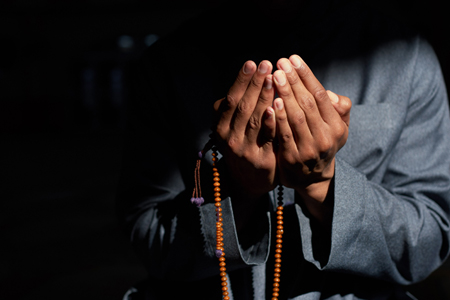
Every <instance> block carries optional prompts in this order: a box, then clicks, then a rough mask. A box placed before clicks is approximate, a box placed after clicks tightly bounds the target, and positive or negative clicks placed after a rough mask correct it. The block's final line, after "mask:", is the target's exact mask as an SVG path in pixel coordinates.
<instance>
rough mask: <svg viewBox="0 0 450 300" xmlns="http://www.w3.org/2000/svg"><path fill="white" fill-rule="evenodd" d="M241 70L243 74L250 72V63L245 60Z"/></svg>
mask: <svg viewBox="0 0 450 300" xmlns="http://www.w3.org/2000/svg"><path fill="white" fill-rule="evenodd" d="M242 71H243V72H244V74H248V73H250V72H251V71H252V64H251V63H250V62H246V63H245V64H244V69H243V70H242Z"/></svg>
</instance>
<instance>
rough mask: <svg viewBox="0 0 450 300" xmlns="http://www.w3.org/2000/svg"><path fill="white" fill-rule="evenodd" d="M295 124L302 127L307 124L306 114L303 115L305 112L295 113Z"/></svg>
mask: <svg viewBox="0 0 450 300" xmlns="http://www.w3.org/2000/svg"><path fill="white" fill-rule="evenodd" d="M293 122H294V123H295V124H297V125H302V124H303V123H305V122H306V118H305V114H304V113H303V111H301V110H298V111H296V112H295V113H294V115H293Z"/></svg>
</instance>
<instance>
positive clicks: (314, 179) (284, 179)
mask: <svg viewBox="0 0 450 300" xmlns="http://www.w3.org/2000/svg"><path fill="white" fill-rule="evenodd" d="M276 67H277V70H276V71H275V72H274V73H273V75H272V74H271V72H272V70H273V66H272V64H271V63H270V62H269V61H262V62H261V63H260V64H259V66H258V67H257V66H256V64H255V63H254V62H253V61H247V62H246V63H245V64H244V66H243V67H242V68H241V70H240V71H239V74H238V76H237V78H236V81H235V82H234V84H233V85H232V87H231V88H230V89H229V91H228V94H227V97H226V98H224V99H221V100H218V101H217V102H216V103H215V104H214V108H215V110H216V112H217V114H218V121H217V127H216V142H217V144H218V147H219V150H220V151H221V152H222V154H223V160H225V165H226V166H227V173H228V178H229V181H230V184H229V186H230V187H231V191H230V195H231V196H232V199H233V206H234V211H235V218H236V223H237V229H238V230H240V229H241V228H243V227H244V226H245V224H246V223H247V221H249V220H251V219H252V216H253V211H254V209H250V208H251V207H252V206H254V205H256V204H257V203H258V201H259V200H260V199H261V197H262V196H263V195H264V194H266V193H267V192H269V191H271V190H273V189H274V188H275V187H276V186H277V185H278V184H282V185H284V186H286V187H290V188H293V189H295V190H296V192H297V193H298V194H299V195H300V196H301V199H302V201H303V202H304V204H305V206H306V207H307V209H308V210H309V212H310V213H311V215H312V216H314V217H315V218H316V219H317V220H319V222H321V223H322V224H323V225H325V226H326V225H328V224H331V219H332V210H333V208H332V207H333V205H332V203H333V194H332V193H329V189H330V183H331V180H332V178H333V176H334V165H335V155H336V153H337V152H338V151H339V149H340V148H342V146H344V144H345V142H346V141H347V137H348V125H349V121H350V108H351V101H350V99H349V98H347V97H345V96H341V95H336V94H334V93H332V92H331V91H326V90H325V89H324V87H323V86H322V85H321V84H320V82H319V81H318V80H317V78H316V77H315V76H314V74H313V73H312V71H311V70H310V68H309V67H308V65H307V64H306V63H305V62H304V61H303V60H302V59H301V58H300V57H299V56H298V55H292V56H291V57H290V58H289V59H287V58H281V59H280V60H279V61H278V62H277V66H276ZM275 91H277V93H278V95H279V98H277V99H275V100H274V95H275ZM327 199H328V200H327ZM326 200H327V201H326ZM330 203H331V205H330Z"/></svg>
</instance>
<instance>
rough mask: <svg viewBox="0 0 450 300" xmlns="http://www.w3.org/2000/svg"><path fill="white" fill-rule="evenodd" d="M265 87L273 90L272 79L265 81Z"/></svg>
mask: <svg viewBox="0 0 450 300" xmlns="http://www.w3.org/2000/svg"><path fill="white" fill-rule="evenodd" d="M264 87H265V88H266V89H268V90H270V89H271V88H272V79H270V78H267V77H266V80H264Z"/></svg>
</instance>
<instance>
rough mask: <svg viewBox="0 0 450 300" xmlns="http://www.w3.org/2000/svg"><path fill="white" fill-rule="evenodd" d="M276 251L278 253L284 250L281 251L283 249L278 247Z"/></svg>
mask: <svg viewBox="0 0 450 300" xmlns="http://www.w3.org/2000/svg"><path fill="white" fill-rule="evenodd" d="M275 252H276V253H281V252H283V251H281V249H276V250H275Z"/></svg>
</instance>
